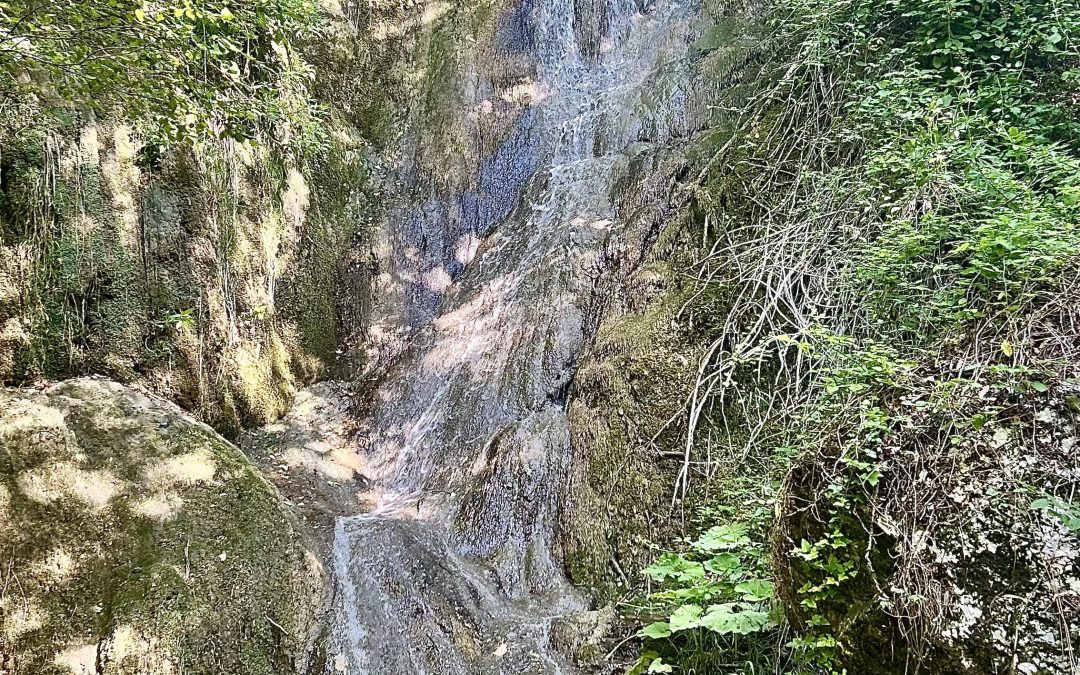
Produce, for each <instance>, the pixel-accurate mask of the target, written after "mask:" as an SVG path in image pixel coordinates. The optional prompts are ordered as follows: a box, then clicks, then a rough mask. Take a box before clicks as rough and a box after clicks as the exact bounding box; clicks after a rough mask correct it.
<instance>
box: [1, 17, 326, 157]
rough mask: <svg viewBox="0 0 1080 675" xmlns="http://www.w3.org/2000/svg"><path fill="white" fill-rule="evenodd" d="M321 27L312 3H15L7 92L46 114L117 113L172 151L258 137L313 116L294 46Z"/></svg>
mask: <svg viewBox="0 0 1080 675" xmlns="http://www.w3.org/2000/svg"><path fill="white" fill-rule="evenodd" d="M319 17H320V14H319V11H318V9H317V7H316V5H315V3H314V0H253V1H251V2H243V3H230V2H224V1H222V0H170V1H169V2H161V1H158V2H150V1H143V0H111V1H109V2H100V1H96V0H53V1H50V2H45V1H43V0H18V1H14V2H6V3H3V4H0V91H3V92H6V93H7V94H8V95H9V96H11V97H14V98H16V100H23V101H32V102H35V103H36V104H37V105H39V106H40V107H42V108H44V110H45V111H46V112H48V111H51V110H66V109H74V110H79V109H85V108H88V107H89V108H97V109H99V110H101V111H104V112H108V111H112V110H119V111H120V112H121V113H123V114H124V115H125V116H127V117H130V118H132V119H139V120H142V121H143V122H145V123H147V124H148V125H149V128H148V129H147V130H148V131H149V132H150V133H151V134H152V135H153V136H155V137H156V138H158V139H159V140H162V141H174V140H183V139H189V138H193V137H198V136H205V135H216V136H228V137H234V138H238V139H246V138H251V137H253V136H255V135H257V134H260V133H262V132H266V131H270V130H273V129H274V128H275V127H277V126H279V125H281V124H296V123H299V120H298V119H294V118H296V116H297V115H298V114H299V115H301V116H302V115H305V114H308V111H309V110H310V108H311V106H309V105H307V98H308V97H307V92H306V81H307V76H308V72H307V70H308V69H307V67H306V66H305V65H304V64H303V63H302V62H301V61H300V60H299V59H298V58H297V57H296V56H295V54H294V52H295V50H294V48H293V47H292V46H290V42H289V41H290V40H294V39H304V38H305V36H310V35H313V34H315V33H316V32H317V31H318V30H319ZM293 99H300V100H301V102H302V103H301V104H299V105H296V104H292V103H290V101H291V100H293Z"/></svg>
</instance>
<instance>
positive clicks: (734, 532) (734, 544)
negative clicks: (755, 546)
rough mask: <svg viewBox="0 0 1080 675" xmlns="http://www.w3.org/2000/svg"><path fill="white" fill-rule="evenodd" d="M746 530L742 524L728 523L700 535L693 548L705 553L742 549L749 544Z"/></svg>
mask: <svg viewBox="0 0 1080 675" xmlns="http://www.w3.org/2000/svg"><path fill="white" fill-rule="evenodd" d="M747 530H748V528H747V527H746V525H744V524H743V523H729V524H728V525H720V526H718V527H713V528H710V529H709V530H708V531H707V532H706V533H705V534H703V535H701V537H699V538H698V540H697V541H695V542H694V544H693V546H694V548H695V549H697V550H699V551H703V552H706V553H712V552H713V551H729V550H732V549H737V548H742V547H744V546H747V545H749V544H750V537H748V536H747Z"/></svg>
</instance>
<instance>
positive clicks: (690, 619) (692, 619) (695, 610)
mask: <svg viewBox="0 0 1080 675" xmlns="http://www.w3.org/2000/svg"><path fill="white" fill-rule="evenodd" d="M701 612H702V609H701V607H699V606H698V605H682V606H681V607H677V608H676V609H675V611H674V612H672V613H671V621H670V622H669V627H670V628H671V632H672V633H677V632H678V631H681V630H687V629H689V628H697V627H698V625H699V622H698V620H699V619H700V618H701Z"/></svg>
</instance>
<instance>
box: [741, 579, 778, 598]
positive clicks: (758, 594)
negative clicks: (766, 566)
mask: <svg viewBox="0 0 1080 675" xmlns="http://www.w3.org/2000/svg"><path fill="white" fill-rule="evenodd" d="M775 590H776V585H775V584H774V583H773V582H771V581H769V580H768V579H747V580H746V581H744V582H742V583H740V584H737V585H736V586H735V592H736V593H739V594H740V595H742V596H743V600H746V601H747V602H760V601H762V600H768V599H770V598H772V597H773V594H774V592H775Z"/></svg>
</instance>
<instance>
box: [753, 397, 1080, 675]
mask: <svg viewBox="0 0 1080 675" xmlns="http://www.w3.org/2000/svg"><path fill="white" fill-rule="evenodd" d="M927 379H928V380H929V379H930V378H927ZM1048 380H1049V378H1048ZM1044 388H1046V387H1045V385H1044ZM973 391H975V392H979V393H978V395H977V396H970V395H969V396H967V397H965V396H964V395H963V394H962V393H955V394H954V395H953V396H952V397H950V399H949V407H948V408H947V409H945V411H944V412H942V411H940V410H935V409H934V408H932V407H931V406H927V407H926V408H924V409H918V410H917V411H916V412H912V413H908V415H907V416H906V417H905V418H904V420H905V422H904V426H903V427H899V428H900V429H901V431H900V432H891V433H890V435H888V436H886V441H885V443H883V444H882V451H881V454H880V460H879V461H880V463H881V466H883V467H884V468H885V470H884V471H883V472H882V476H881V479H880V482H878V483H877V485H876V487H875V488H874V489H872V490H871V489H863V488H859V491H858V492H855V491H853V490H852V488H851V485H852V484H851V483H850V482H845V480H844V475H845V474H844V473H843V472H844V471H845V469H844V468H843V467H844V466H846V465H845V463H844V462H843V461H842V460H841V455H840V452H839V450H838V448H837V447H833V446H826V447H823V448H820V449H815V450H812V451H810V452H808V453H807V454H806V455H805V456H803V457H802V458H801V459H800V461H798V462H797V463H796V464H795V466H794V467H793V468H792V470H791V472H790V473H789V475H788V477H787V480H786V482H785V486H784V489H783V491H782V494H781V498H780V500H779V502H780V503H779V506H778V527H777V538H776V542H775V544H776V545H775V548H774V551H773V562H774V569H775V571H776V576H777V589H778V593H779V595H780V597H781V599H782V600H783V602H784V606H785V610H786V613H787V616H788V619H789V620H790V621H791V623H792V624H793V625H794V627H795V628H796V629H797V630H799V631H806V632H810V633H811V634H816V635H818V636H820V635H827V636H829V637H832V638H835V639H836V641H837V649H836V661H837V663H836V665H837V669H838V670H840V669H846V672H848V673H853V674H854V673H860V674H865V675H904V674H906V673H916V672H921V673H933V674H934V675H983V674H984V673H1017V674H1023V675H1075V674H1076V673H1077V672H1078V671H1077V661H1076V657H1075V655H1074V653H1075V652H1074V650H1075V647H1074V645H1076V644H1078V643H1080V529H1078V528H1077V525H1078V523H1077V522H1076V521H1075V520H1074V519H1075V518H1076V515H1075V514H1076V513H1077V512H1080V507H1078V500H1077V499H1076V495H1077V494H1080V454H1078V453H1077V452H1076V448H1077V444H1078V439H1080V415H1078V414H1077V412H1076V411H1075V410H1074V409H1073V408H1072V406H1071V405H1070V403H1069V401H1071V400H1073V399H1072V397H1074V396H1077V395H1080V386H1077V385H1076V384H1074V383H1071V381H1066V382H1057V383H1053V384H1051V386H1050V387H1049V391H1047V392H1045V393H1043V392H1039V391H1036V390H1034V389H1031V390H1028V391H1027V392H1026V393H1025V392H1023V391H1021V390H1019V388H1018V387H1015V388H1010V389H1004V388H1003V389H1002V391H1003V392H1004V393H1000V394H997V396H998V398H997V399H993V400H991V399H988V398H983V396H984V395H985V392H980V389H979V388H974V389H973ZM987 391H989V387H987ZM909 400H912V399H909ZM995 404H996V405H995ZM982 410H985V411H990V412H987V413H981V414H985V415H986V420H985V423H984V424H981V425H979V426H977V427H976V426H975V425H970V426H967V427H960V426H956V427H950V426H948V425H950V424H954V422H955V420H964V419H970V418H972V417H973V416H974V415H975V414H980V413H979V411H982ZM994 411H1002V412H1000V413H995V412H994ZM953 428H955V429H956V431H954V432H953V433H952V435H950V436H948V437H945V439H946V441H945V442H942V438H941V437H939V436H938V435H937V431H938V430H939V429H953ZM848 447H850V446H848ZM840 490H843V491H844V494H845V495H847V497H846V498H847V501H846V502H845V504H846V507H845V509H844V510H843V511H840V510H839V509H837V507H835V506H832V505H834V504H835V503H836V502H835V500H836V499H837V495H838V494H840V492H839V491H840ZM830 513H833V514H835V517H833V518H829V514H830ZM826 519H828V520H827V522H826ZM830 532H839V533H841V534H842V536H843V539H844V540H845V541H847V542H848V543H847V545H846V547H844V548H842V549H839V550H836V552H835V554H834V553H833V551H831V550H830V551H829V552H828V555H829V556H830V558H831V557H833V555H835V557H836V558H838V559H841V560H854V562H855V563H856V568H857V571H856V573H855V574H854V575H853V576H851V577H850V578H848V579H847V580H844V581H841V582H839V583H836V582H835V581H832V582H830V581H828V579H827V578H826V577H825V576H824V574H823V572H822V570H821V567H820V566H815V565H811V564H808V562H807V559H806V558H805V557H804V556H801V555H798V554H797V553H795V551H796V549H799V548H800V546H801V543H802V542H804V541H805V542H816V541H821V540H823V539H824V538H825V537H826V536H827V535H828V534H829V533H830ZM830 573H831V572H830ZM828 584H832V585H833V587H834V588H835V592H834V593H833V594H831V595H821V596H818V597H816V598H814V597H813V596H810V597H811V598H813V599H814V601H815V603H816V604H815V606H814V609H813V610H808V609H807V606H806V605H803V604H801V602H802V600H803V599H804V598H806V597H807V595H806V594H805V592H804V590H803V589H813V588H821V587H823V585H828ZM814 615H817V617H818V621H819V624H818V625H817V627H814V626H813V625H812V621H811V620H812V619H813V618H814ZM821 620H824V622H825V623H824V624H821V623H820V621H821Z"/></svg>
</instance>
